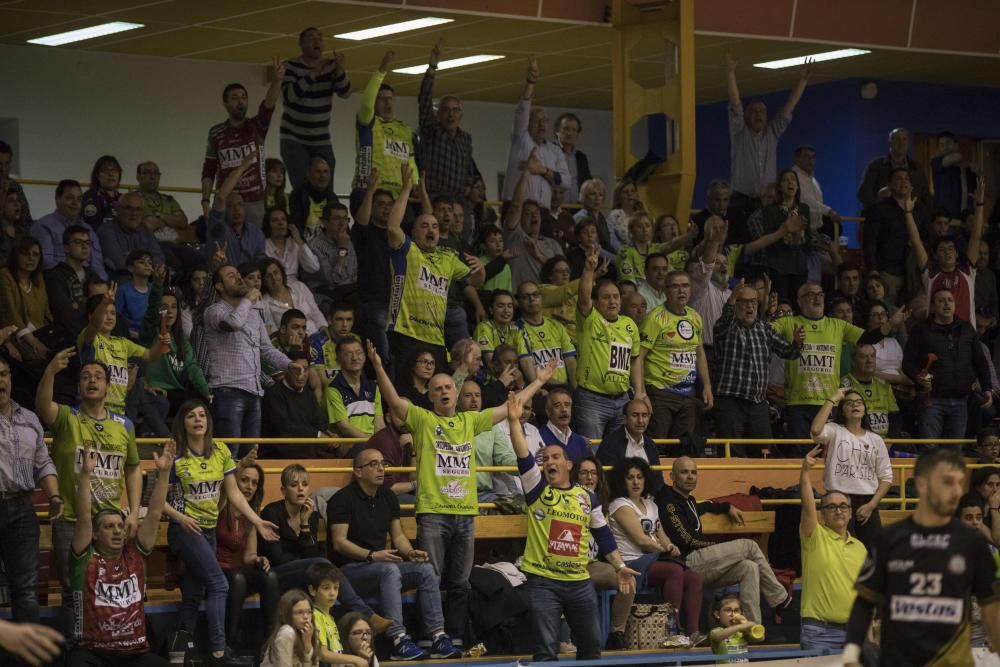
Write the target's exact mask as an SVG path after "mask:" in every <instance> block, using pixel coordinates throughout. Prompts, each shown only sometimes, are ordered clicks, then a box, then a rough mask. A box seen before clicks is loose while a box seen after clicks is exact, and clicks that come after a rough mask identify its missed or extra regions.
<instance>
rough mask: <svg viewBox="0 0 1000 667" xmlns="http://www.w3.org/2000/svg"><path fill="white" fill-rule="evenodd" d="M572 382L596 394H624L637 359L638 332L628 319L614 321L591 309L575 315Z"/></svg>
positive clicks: (622, 318) (637, 328)
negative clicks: (575, 342)
mask: <svg viewBox="0 0 1000 667" xmlns="http://www.w3.org/2000/svg"><path fill="white" fill-rule="evenodd" d="M576 335H577V339H578V341H577V345H578V350H577V355H578V359H579V360H578V361H577V367H576V380H577V384H579V385H580V386H581V387H583V388H584V389H587V390H588V391H592V392H594V393H597V394H604V395H608V396H618V395H620V394H623V393H625V392H626V391H628V388H629V381H630V378H631V376H630V373H631V370H632V360H633V359H635V358H636V357H638V356H639V345H640V342H641V341H640V338H641V336H640V333H639V327H637V326H636V324H635V322H633V321H632V318H630V317H627V316H625V315H619V316H618V319H616V320H615V321H614V322H609V321H608V320H606V319H604V316H603V315H601V314H600V313H599V312H597V308H591V309H590V313H589V314H588V315H586V316H584V315H582V314H581V313H580V311H579V310H577V313H576Z"/></svg>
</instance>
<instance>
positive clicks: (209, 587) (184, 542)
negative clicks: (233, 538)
mask: <svg viewBox="0 0 1000 667" xmlns="http://www.w3.org/2000/svg"><path fill="white" fill-rule="evenodd" d="M167 545H168V546H169V547H170V551H172V552H173V553H174V554H175V555H176V556H178V557H179V558H180V559H181V560H182V561H184V581H183V582H181V613H180V616H181V624H182V625H183V626H184V629H185V630H187V631H188V632H190V633H191V634H192V635H194V634H195V632H197V628H198V607H199V605H201V601H202V598H204V599H205V618H206V619H207V620H208V643H209V647H210V648H211V650H213V651H223V650H225V648H226V596H227V595H229V581H227V580H226V575H225V574H224V573H223V572H222V568H221V567H220V566H219V561H218V560H217V559H216V558H215V529H214V528H202V529H201V534H200V535H199V534H197V533H190V532H188V531H187V530H185V529H184V528H182V527H181V525H180V524H179V523H174V522H173V521H171V522H170V525H169V526H168V527H167Z"/></svg>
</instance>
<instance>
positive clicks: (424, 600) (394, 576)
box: [341, 561, 444, 638]
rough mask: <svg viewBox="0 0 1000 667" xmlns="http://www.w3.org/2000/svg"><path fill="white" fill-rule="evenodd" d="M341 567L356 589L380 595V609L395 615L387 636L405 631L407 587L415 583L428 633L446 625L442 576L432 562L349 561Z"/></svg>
mask: <svg viewBox="0 0 1000 667" xmlns="http://www.w3.org/2000/svg"><path fill="white" fill-rule="evenodd" d="M341 570H342V571H343V573H344V577H345V578H347V579H348V580H350V582H351V585H352V586H354V590H355V591H357V592H358V593H359V594H361V595H372V594H375V593H377V594H378V596H379V612H381V613H382V614H384V615H385V616H387V617H389V618H391V619H392V625H391V626H390V627H389V630H388V636H389V637H390V638H396V637H398V636H399V635H402V634H405V633H406V628H405V627H403V601H402V595H401V593H402V591H403V589H404V588H412V587H413V586H416V587H417V589H418V590H419V595H418V599H419V603H420V617H421V618H422V619H423V621H424V627H425V628H426V630H427V635H428V636H429V637H433V636H434V633H436V632H438V631H440V630H443V629H444V612H443V611H442V610H441V579H440V577H438V576H437V573H435V572H434V566H433V565H431V564H430V563H411V562H408V561H404V562H402V563H363V562H359V563H347V564H346V565H344V566H343V567H342V568H341Z"/></svg>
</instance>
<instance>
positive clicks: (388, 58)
mask: <svg viewBox="0 0 1000 667" xmlns="http://www.w3.org/2000/svg"><path fill="white" fill-rule="evenodd" d="M395 57H396V52H395V51H392V50H389V51H386V52H385V53H384V54H383V55H382V62H380V63H379V65H378V71H380V72H382V73H383V74H385V73H386V72H388V71H389V63H391V62H392V59H393V58H395Z"/></svg>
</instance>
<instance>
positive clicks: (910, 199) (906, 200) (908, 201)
mask: <svg viewBox="0 0 1000 667" xmlns="http://www.w3.org/2000/svg"><path fill="white" fill-rule="evenodd" d="M916 205H917V198H916V197H914V196H913V188H909V189H908V190H907V191H906V195H905V196H904V197H903V210H904V211H905V212H907V213H913V207H914V206H916Z"/></svg>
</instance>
